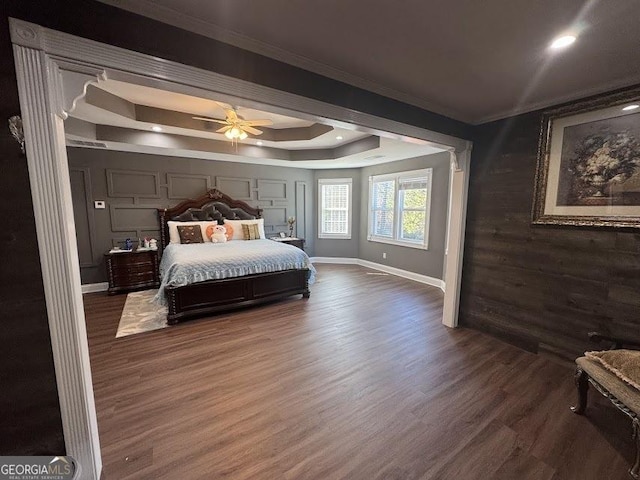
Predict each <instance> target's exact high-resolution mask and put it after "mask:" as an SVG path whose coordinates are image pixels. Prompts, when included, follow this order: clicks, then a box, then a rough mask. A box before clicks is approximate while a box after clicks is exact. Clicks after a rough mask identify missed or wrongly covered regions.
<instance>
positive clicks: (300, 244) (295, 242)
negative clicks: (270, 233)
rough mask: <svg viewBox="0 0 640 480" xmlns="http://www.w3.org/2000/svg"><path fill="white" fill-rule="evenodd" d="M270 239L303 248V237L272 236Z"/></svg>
mask: <svg viewBox="0 0 640 480" xmlns="http://www.w3.org/2000/svg"><path fill="white" fill-rule="evenodd" d="M271 240H273V241H274V242H279V243H287V244H289V245H293V246H294V247H298V248H299V249H300V250H304V238H296V237H284V238H281V237H272V238H271Z"/></svg>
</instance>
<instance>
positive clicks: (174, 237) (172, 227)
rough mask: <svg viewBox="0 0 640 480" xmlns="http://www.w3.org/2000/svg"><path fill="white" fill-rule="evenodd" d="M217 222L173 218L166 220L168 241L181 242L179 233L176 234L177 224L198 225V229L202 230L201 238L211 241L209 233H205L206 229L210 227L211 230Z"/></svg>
mask: <svg viewBox="0 0 640 480" xmlns="http://www.w3.org/2000/svg"><path fill="white" fill-rule="evenodd" d="M217 224H218V222H216V221H207V222H175V221H173V220H170V221H168V222H167V226H168V227H169V243H181V242H180V235H179V234H178V226H179V225H182V226H185V225H199V226H200V229H201V230H202V239H203V240H204V241H205V242H210V241H211V235H207V231H208V230H209V227H211V230H213V227H215V226H216V225H217Z"/></svg>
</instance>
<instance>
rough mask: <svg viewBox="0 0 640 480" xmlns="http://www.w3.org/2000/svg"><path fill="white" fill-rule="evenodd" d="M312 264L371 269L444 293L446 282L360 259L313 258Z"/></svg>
mask: <svg viewBox="0 0 640 480" xmlns="http://www.w3.org/2000/svg"><path fill="white" fill-rule="evenodd" d="M311 262H312V263H333V264H337V265H360V266H362V267H367V268H371V269H373V270H378V271H380V272H385V273H389V274H391V275H396V276H398V277H402V278H406V279H408V280H413V281H414V282H419V283H424V284H426V285H431V286H432V287H437V288H439V289H440V290H442V291H443V292H444V290H445V283H444V280H440V279H439V278H434V277H429V276H428V275H422V274H420V273H414V272H409V271H407V270H402V269H400V268H396V267H390V266H388V265H382V264H380V263H375V262H370V261H369V260H362V259H360V258H343V257H311Z"/></svg>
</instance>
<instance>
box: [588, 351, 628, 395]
mask: <svg viewBox="0 0 640 480" xmlns="http://www.w3.org/2000/svg"><path fill="white" fill-rule="evenodd" d="M584 355H585V357H587V358H588V359H590V360H593V361H595V362H599V363H600V364H602V366H603V367H604V368H606V369H607V370H609V371H610V372H611V373H614V374H615V375H616V376H617V377H618V378H620V379H621V380H622V381H624V382H625V383H627V384H629V385H631V386H632V387H635V388H637V389H638V390H640V351H638V350H605V351H603V352H585V354H584Z"/></svg>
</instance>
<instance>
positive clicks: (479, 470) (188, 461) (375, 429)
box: [85, 265, 633, 480]
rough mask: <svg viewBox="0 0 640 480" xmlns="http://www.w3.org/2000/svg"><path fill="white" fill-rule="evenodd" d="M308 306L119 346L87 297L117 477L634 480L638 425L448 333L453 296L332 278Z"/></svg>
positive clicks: (394, 282)
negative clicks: (576, 405)
mask: <svg viewBox="0 0 640 480" xmlns="http://www.w3.org/2000/svg"><path fill="white" fill-rule="evenodd" d="M318 279H319V280H318V282H317V283H316V284H315V285H313V287H312V294H311V298H310V299H309V300H308V301H304V300H301V299H300V298H299V297H292V298H291V299H288V300H286V301H283V302H278V303H273V304H269V305H266V306H262V307H258V308H253V309H249V310H243V311H238V312H235V313H230V314H223V315H219V316H217V317H214V318H208V319H200V320H195V321H190V322H186V323H183V324H179V325H177V326H175V327H171V328H167V329H164V330H159V331H155V332H148V333H144V334H139V335H133V336H130V337H125V338H120V339H115V338H114V337H115V332H116V329H117V326H118V321H119V318H120V313H121V310H122V307H123V305H124V301H125V295H121V296H114V297H109V296H107V295H106V294H89V295H86V296H85V309H86V314H87V326H88V334H89V345H90V354H91V363H92V371H93V382H94V389H95V397H96V404H97V410H98V424H99V429H100V440H101V443H102V455H103V461H104V477H105V478H106V479H107V480H116V479H117V480H119V479H155V480H160V479H172V480H173V479H187V480H191V479H238V480H243V479H258V480H262V479H265V480H277V479H284V480H294V479H295V480H300V479H309V480H312V479H313V480H333V479H350V480H360V479H362V480H372V479H374V480H383V479H384V480H392V479H393V480H404V479H407V480H409V479H434V480H436V479H437V480H446V479H451V480H453V479H456V480H461V479H464V480H467V479H469V480H473V479H531V480H538V479H539V480H571V479H576V480H577V479H580V480H588V479H594V480H595V479H597V480H603V479H625V478H627V476H626V475H627V473H626V472H627V469H628V467H629V465H630V463H631V460H632V456H633V448H632V444H631V427H630V425H629V422H628V421H627V420H626V418H625V417H624V416H623V415H622V414H620V413H619V412H618V411H617V410H615V408H613V407H611V406H610V405H609V404H608V403H607V402H606V401H605V400H604V399H601V398H600V396H599V395H597V394H595V393H594V392H591V393H592V395H591V399H590V400H591V402H590V407H589V410H588V416H587V417H579V416H577V415H574V414H572V413H571V412H570V411H569V406H570V404H571V403H572V402H573V401H574V398H575V391H574V390H575V388H574V386H573V380H572V375H573V370H572V368H571V366H570V365H563V364H558V363H555V362H553V361H551V360H550V359H548V358H544V357H540V356H537V355H534V354H531V353H529V352H525V351H523V350H520V349H518V348H516V347H514V346H512V345H509V344H505V343H502V342H501V341H499V340H497V339H495V338H492V337H489V336H487V335H485V334H482V333H480V332H477V331H474V330H469V329H462V328H461V329H455V330H452V329H447V328H446V327H444V326H442V324H441V323H440V317H441V309H442V293H441V292H440V291H439V290H437V289H435V288H432V287H427V286H424V285H421V284H418V283H415V282H411V281H408V280H404V279H401V278H398V277H394V276H390V275H380V274H376V273H375V272H373V271H371V270H368V269H365V268H362V267H356V266H336V265H330V266H329V265H319V266H318Z"/></svg>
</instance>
